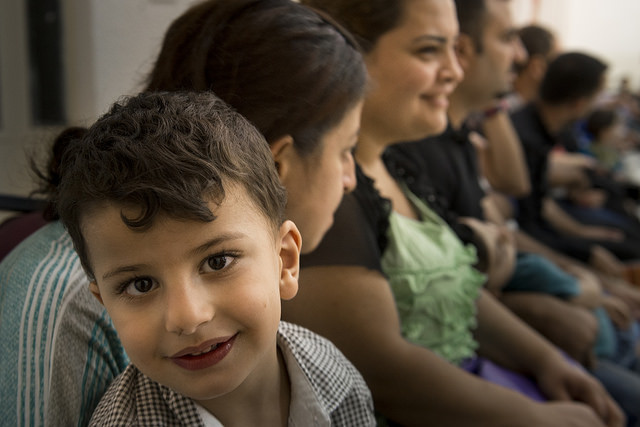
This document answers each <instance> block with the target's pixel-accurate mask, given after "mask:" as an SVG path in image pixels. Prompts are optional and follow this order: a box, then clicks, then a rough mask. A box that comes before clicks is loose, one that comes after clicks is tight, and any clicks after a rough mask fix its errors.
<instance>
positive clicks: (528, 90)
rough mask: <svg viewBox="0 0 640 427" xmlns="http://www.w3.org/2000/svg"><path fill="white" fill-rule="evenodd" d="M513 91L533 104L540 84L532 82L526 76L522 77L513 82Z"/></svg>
mask: <svg viewBox="0 0 640 427" xmlns="http://www.w3.org/2000/svg"><path fill="white" fill-rule="evenodd" d="M513 89H514V90H515V91H516V92H517V93H518V95H520V97H521V98H522V99H523V101H524V102H525V103H526V102H531V101H533V100H534V99H535V98H536V96H537V92H538V84H537V83H536V82H533V81H531V80H530V79H528V78H527V77H526V76H522V77H519V78H517V79H516V80H515V81H514V82H513Z"/></svg>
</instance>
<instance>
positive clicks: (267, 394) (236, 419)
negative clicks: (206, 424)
mask: <svg viewBox="0 0 640 427" xmlns="http://www.w3.org/2000/svg"><path fill="white" fill-rule="evenodd" d="M268 365H270V366H271V369H269V370H268V371H269V372H268V373H267V374H266V375H261V374H258V375H257V378H256V377H253V378H252V375H250V376H249V377H247V378H246V379H245V380H244V382H243V383H242V384H241V385H240V386H238V387H237V388H236V389H235V390H233V391H231V392H229V393H227V394H225V395H223V396H220V397H218V398H214V399H211V400H206V401H197V402H198V403H199V404H200V405H201V406H202V407H204V408H205V409H206V410H207V411H209V412H211V413H212V414H214V416H215V417H216V418H217V419H218V420H219V421H220V422H221V423H222V424H223V425H225V426H228V427H233V426H247V425H270V426H286V425H287V424H288V419H289V404H290V401H291V383H290V381H289V375H288V373H287V367H286V365H285V363H284V358H283V356H282V354H281V352H280V349H279V348H278V349H277V351H276V355H275V356H274V357H273V360H272V361H271V362H269V363H268ZM264 366H265V365H262V364H261V365H258V366H257V367H256V371H257V370H260V369H262V368H264ZM254 372H255V371H254ZM247 408H251V411H247Z"/></svg>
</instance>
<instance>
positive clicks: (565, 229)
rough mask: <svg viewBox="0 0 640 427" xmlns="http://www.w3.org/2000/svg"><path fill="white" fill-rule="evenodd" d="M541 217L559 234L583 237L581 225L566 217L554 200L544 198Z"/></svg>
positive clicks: (568, 216)
mask: <svg viewBox="0 0 640 427" xmlns="http://www.w3.org/2000/svg"><path fill="white" fill-rule="evenodd" d="M542 215H543V217H544V218H545V219H546V220H547V221H548V222H549V223H550V224H551V225H552V226H553V227H554V228H555V229H556V230H558V231H559V232H561V233H564V234H570V235H573V236H582V235H583V225H582V224H581V223H579V222H578V221H576V220H575V219H573V218H572V217H571V216H570V215H568V214H567V213H566V212H565V211H564V210H563V209H562V208H561V207H560V206H558V204H557V203H556V202H555V200H553V199H551V198H546V199H545V200H544V207H543V212H542Z"/></svg>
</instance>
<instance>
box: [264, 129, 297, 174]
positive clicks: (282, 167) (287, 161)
mask: <svg viewBox="0 0 640 427" xmlns="http://www.w3.org/2000/svg"><path fill="white" fill-rule="evenodd" d="M270 148H271V154H272V155H273V161H274V162H276V168H277V169H278V177H279V178H280V181H284V178H286V176H287V174H288V173H289V170H290V168H291V162H292V161H293V160H294V159H293V157H292V155H293V154H295V147H294V146H293V137H292V136H291V135H285V136H283V137H280V138H279V139H277V140H276V141H275V142H273V143H272V144H271V145H270Z"/></svg>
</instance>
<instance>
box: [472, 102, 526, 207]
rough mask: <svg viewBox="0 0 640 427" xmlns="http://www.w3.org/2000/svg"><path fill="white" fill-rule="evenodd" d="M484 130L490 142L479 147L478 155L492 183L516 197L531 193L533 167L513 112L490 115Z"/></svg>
mask: <svg viewBox="0 0 640 427" xmlns="http://www.w3.org/2000/svg"><path fill="white" fill-rule="evenodd" d="M483 130H484V135H485V137H486V139H487V141H488V143H487V144H485V145H484V147H482V146H481V147H480V149H479V150H477V151H478V159H479V161H480V165H481V168H482V171H483V172H484V175H485V176H486V178H487V180H489V183H491V186H492V187H493V188H495V189H496V190H498V191H501V192H504V193H506V194H509V195H511V196H514V197H523V196H526V195H527V194H529V192H530V191H531V184H530V182H529V171H528V168H527V163H526V161H525V157H524V152H523V150H522V145H521V144H520V139H519V138H518V134H517V133H516V131H515V129H514V128H513V124H512V123H511V119H510V118H509V114H508V113H507V112H506V111H504V110H503V111H500V112H498V113H496V114H494V115H492V116H491V117H488V118H486V119H485V120H484V122H483ZM474 145H475V146H476V147H478V144H474Z"/></svg>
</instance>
